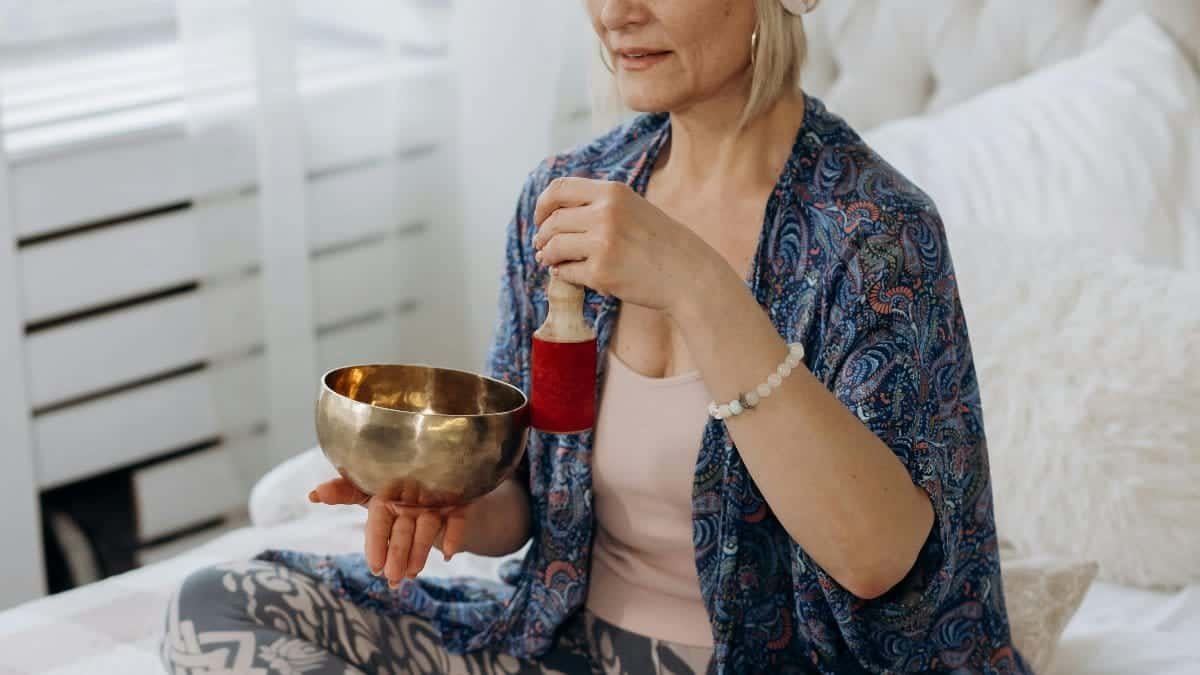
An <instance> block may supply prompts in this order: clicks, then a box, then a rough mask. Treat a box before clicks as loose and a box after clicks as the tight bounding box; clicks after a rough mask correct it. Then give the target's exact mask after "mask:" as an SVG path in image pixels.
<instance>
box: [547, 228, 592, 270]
mask: <svg viewBox="0 0 1200 675" xmlns="http://www.w3.org/2000/svg"><path fill="white" fill-rule="evenodd" d="M593 248H594V241H593V239H592V237H591V236H589V235H586V234H576V233H573V232H567V233H563V234H557V235H555V236H553V237H552V238H551V239H550V240H549V241H547V242H546V244H545V246H543V247H542V250H540V251H538V252H537V255H536V256H535V257H536V258H537V261H538V262H539V263H541V264H543V265H546V266H547V267H554V266H555V265H558V264H560V263H564V262H578V261H581V260H587V258H588V256H589V255H590V254H591V251H592V249H593Z"/></svg>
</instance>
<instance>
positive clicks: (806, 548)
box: [164, 0, 1028, 673]
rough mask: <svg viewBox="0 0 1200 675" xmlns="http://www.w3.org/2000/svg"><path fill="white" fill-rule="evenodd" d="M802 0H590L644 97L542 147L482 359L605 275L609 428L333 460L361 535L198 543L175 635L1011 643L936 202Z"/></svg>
mask: <svg viewBox="0 0 1200 675" xmlns="http://www.w3.org/2000/svg"><path fill="white" fill-rule="evenodd" d="M808 4H809V3H806V2H803V1H801V0H757V1H756V2H754V3H750V2H735V1H733V0H588V2H587V6H588V9H589V11H590V13H591V18H592V21H593V24H594V27H595V29H596V32H597V34H598V35H599V37H600V39H601V41H602V44H603V50H604V55H605V56H606V57H607V58H608V59H609V60H610V65H611V68H612V70H614V73H615V78H616V83H617V85H618V89H619V91H620V94H621V96H622V99H623V101H624V103H625V104H626V105H627V106H629V107H630V108H632V109H634V110H637V111H643V112H650V113H652V114H647V115H642V116H640V117H638V118H636V119H635V120H633V121H632V122H630V123H629V124H627V125H624V126H622V127H620V128H618V129H616V130H614V131H613V132H610V133H609V134H607V135H605V136H604V137H602V138H600V139H598V140H596V141H594V142H593V143H591V144H589V145H587V146H586V147H584V148H581V149H578V150H576V151H573V152H571V153H568V154H565V155H561V156H558V157H555V158H552V159H551V160H548V161H547V162H545V163H543V165H542V166H540V167H539V168H538V169H537V170H535V171H534V173H533V174H532V175H531V176H530V178H529V180H528V182H527V183H526V185H525V189H524V192H523V193H522V195H521V197H520V201H519V202H518V206H517V212H516V216H515V218H514V220H513V222H512V224H511V226H510V229H509V234H508V257H507V265H506V267H505V274H504V280H503V285H502V286H503V288H502V294H501V305H500V308H501V313H500V321H499V328H498V331H497V335H496V341H495V345H494V347H493V349H492V351H491V354H490V358H489V364H490V365H489V368H490V371H491V374H492V375H493V376H495V377H497V378H501V379H504V380H506V381H509V382H511V383H514V384H516V385H517V386H521V387H523V388H526V389H527V388H528V385H529V363H528V361H529V351H530V338H531V335H532V333H533V331H534V330H535V329H536V327H537V326H538V325H539V323H540V321H541V319H542V318H543V317H544V315H545V311H546V301H545V289H544V287H545V283H546V281H547V278H548V275H550V274H556V275H558V276H560V277H561V278H563V279H566V280H568V281H570V282H573V283H576V284H580V285H583V286H586V287H588V288H589V289H592V290H590V291H589V293H588V296H587V302H586V303H585V304H586V310H585V311H586V313H587V315H588V318H589V319H590V320H593V321H594V322H595V324H596V327H597V332H598V336H599V339H598V345H599V346H598V348H599V350H601V351H600V356H601V357H602V358H601V359H600V362H601V364H602V365H601V368H600V371H601V372H600V373H599V375H598V382H597V384H598V386H601V405H600V410H599V415H598V419H597V423H596V429H595V430H594V432H593V433H586V434H582V435H577V436H553V435H549V434H541V433H533V434H531V438H530V442H529V446H528V450H527V456H526V462H525V463H524V464H523V466H522V471H521V472H519V475H518V476H517V477H516V478H514V479H512V480H509V481H507V482H506V483H505V484H503V485H501V486H500V487H499V488H497V489H496V490H495V491H494V492H493V493H491V494H489V495H487V496H485V497H483V498H481V499H479V500H478V501H476V502H474V503H473V504H471V505H469V506H467V507H464V508H461V509H457V510H453V511H445V510H442V511H415V510H407V509H403V508H399V507H396V506H394V505H389V504H387V503H382V502H380V501H378V500H373V499H372V500H366V497H365V495H362V494H361V493H359V492H358V491H357V490H355V489H354V488H353V487H352V486H351V485H350V484H348V483H347V482H345V481H342V480H340V479H339V480H335V481H332V482H330V483H326V484H324V485H321V486H319V487H318V488H317V489H316V490H314V492H313V494H312V495H310V498H311V499H313V500H314V501H322V502H326V503H331V504H338V503H343V504H344V503H361V502H365V503H366V506H367V509H368V524H367V530H366V544H365V548H366V553H365V556H345V557H335V558H328V557H320V556H314V555H308V554H300V553H292V552H269V553H266V554H264V555H263V556H261V557H260V559H259V560H258V561H255V562H252V563H245V564H239V565H232V566H224V567H220V568H212V569H209V570H205V571H202V572H199V573H197V574H195V575H193V576H192V577H191V578H190V579H189V580H188V581H187V582H186V583H185V585H184V587H183V588H182V589H181V591H180V593H179V595H178V597H177V598H176V600H175V602H174V603H173V605H172V609H171V612H170V616H169V618H168V638H167V640H166V642H165V644H164V658H165V660H166V662H167V663H168V664H169V665H170V666H173V667H174V668H175V669H176V671H177V672H205V671H203V670H200V669H198V668H199V667H200V666H201V665H202V664H213V667H223V668H234V669H235V670H236V669H237V668H243V669H250V668H264V669H265V668H270V667H272V664H274V665H275V667H277V668H278V669H279V670H281V671H282V672H316V673H342V672H400V673H409V672H421V673H425V672H455V673H460V672H461V673H467V672H470V673H475V672H522V673H547V672H564V673H574V672H628V673H643V672H672V673H681V672H699V671H701V670H703V669H705V667H707V666H711V667H712V668H713V669H714V670H715V671H716V672H725V673H746V672H763V671H766V672H811V673H858V672H872V673H880V672H889V673H892V672H916V671H920V672H930V671H934V672H950V671H953V672H956V673H960V672H961V673H1023V672H1028V669H1027V667H1026V666H1025V664H1024V662H1023V660H1022V659H1021V657H1020V656H1019V655H1018V654H1017V652H1016V651H1015V650H1014V649H1013V648H1012V645H1011V640H1010V636H1009V629H1008V625H1007V617H1006V614H1005V608H1004V601H1003V593H1002V589H1001V583H1000V581H1001V580H1000V567H999V562H998V559H997V553H996V532H995V526H994V523H993V516H992V507H991V488H990V482H989V477H988V464H987V453H986V447H985V441H984V432H983V423H982V418H981V412H980V402H979V392H978V387H977V384H976V381H975V373H974V367H973V364H972V358H971V350H970V345H969V343H968V339H967V329H966V324H965V321H964V318H963V313H962V309H961V307H960V305H959V300H958V293H957V288H956V286H955V281H954V273H953V268H952V265H951V261H950V257H949V253H948V250H947V245H946V239H945V235H944V232H943V230H942V225H941V223H940V221H939V219H938V216H937V213H936V211H935V209H934V207H933V204H932V203H930V201H929V199H928V198H927V197H926V196H925V195H924V194H922V193H921V192H920V191H919V190H918V189H916V188H915V187H914V186H912V185H911V184H910V183H908V182H907V181H906V180H905V179H904V177H903V176H901V175H899V174H898V173H897V172H896V171H895V170H894V169H892V168H891V167H890V166H888V165H887V164H886V163H885V162H884V161H883V160H881V159H880V158H879V157H878V156H876V155H875V154H873V153H872V152H871V150H870V149H869V148H868V147H867V146H866V145H865V144H864V143H863V142H862V141H861V140H860V139H859V137H858V136H857V135H856V134H855V133H854V132H853V131H852V130H851V129H850V128H849V127H847V126H846V124H845V123H844V122H843V121H842V120H841V119H840V118H838V117H836V116H834V115H833V114H831V113H829V112H828V111H826V109H825V108H824V107H823V106H822V104H821V103H820V102H819V101H817V100H816V99H814V98H812V97H807V96H805V95H804V94H803V93H802V92H801V91H800V90H799V89H798V88H796V86H795V84H794V83H795V82H797V81H798V72H799V67H800V64H801V61H802V59H803V50H804V38H803V29H802V25H801V19H800V15H801V14H803V13H804V12H805V11H806V10H807V9H810V7H808ZM764 214H765V215H764ZM618 310H619V311H618ZM618 318H619V320H618ZM801 363H802V364H803V367H800V366H801ZM710 398H715V399H716V400H717V401H723V402H726V403H721V404H718V403H716V402H713V403H712V404H711V405H710V404H709V399H710ZM706 418H708V419H707V421H706V422H705V421H704V420H705V419H706ZM697 446H700V450H699V456H698V457H697V454H696V448H697ZM530 539H532V545H531V546H530V549H529V552H528V554H527V555H526V556H525V559H524V561H523V562H522V563H521V564H520V566H519V568H517V569H511V570H508V572H509V573H508V574H507V580H508V581H509V582H510V583H511V585H506V586H498V585H494V584H488V583H485V582H483V581H478V580H474V581H473V580H451V581H447V580H432V579H421V580H418V581H414V580H412V577H414V576H415V575H416V573H417V572H418V571H420V568H421V566H422V565H423V562H424V560H425V558H426V556H427V554H428V552H429V551H430V548H431V546H435V545H436V546H437V547H439V548H440V550H441V551H442V552H443V553H444V554H445V555H446V556H447V557H449V556H451V555H453V554H454V553H456V552H459V551H471V552H475V553H481V554H487V555H504V554H509V553H512V552H514V551H516V550H518V549H520V547H521V546H523V545H524V544H525V543H526V542H527V541H529V540H530ZM369 570H374V572H373V573H372V572H370V571H369ZM389 586H390V588H389ZM464 654H465V655H464ZM289 664H290V665H289ZM288 667H290V668H291V670H290V671H289V670H287V668H288ZM246 672H249V671H248V670H247V671H246ZM256 672H260V671H256Z"/></svg>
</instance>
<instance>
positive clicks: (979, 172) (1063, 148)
mask: <svg viewBox="0 0 1200 675" xmlns="http://www.w3.org/2000/svg"><path fill="white" fill-rule="evenodd" d="M865 137H866V139H867V141H868V143H870V145H871V146H872V147H874V148H875V150H877V151H878V152H879V154H881V155H882V156H883V157H884V158H885V159H886V160H888V162H890V163H892V164H893V165H894V166H896V167H897V168H898V169H900V171H901V172H903V173H904V174H905V175H907V176H908V177H909V178H910V179H912V180H913V182H915V183H916V184H917V185H919V186H920V187H921V188H923V189H924V190H925V191H926V192H928V193H929V195H930V196H931V197H933V199H934V201H935V202H936V203H937V205H938V209H939V211H940V212H941V214H942V217H943V220H944V221H945V222H946V224H947V227H948V228H950V229H954V228H962V227H979V228H983V229H989V230H998V229H1004V230H1010V229H1015V230H1019V231H1024V232H1028V233H1031V234H1037V233H1043V234H1044V233H1059V234H1067V235H1071V236H1073V237H1076V238H1078V239H1079V240H1080V241H1086V242H1089V243H1091V244H1093V245H1097V246H1103V247H1105V248H1106V249H1108V250H1112V251H1122V252H1125V253H1127V254H1129V255H1132V256H1135V257H1136V258H1138V259H1140V260H1146V261H1151V262H1157V263H1160V264H1169V265H1172V266H1185V267H1190V268H1193V269H1200V190H1198V189H1197V186H1200V79H1198V78H1197V74H1196V72H1195V70H1194V69H1193V68H1192V66H1191V63H1190V62H1189V60H1188V58H1187V56H1186V55H1185V53H1184V52H1183V51H1182V50H1180V49H1179V47H1178V45H1177V44H1176V43H1175V42H1174V41H1173V40H1172V38H1171V37H1170V36H1169V35H1168V34H1167V33H1166V32H1164V31H1163V30H1162V29H1161V28H1160V27H1159V26H1158V25H1157V24H1156V23H1155V22H1154V21H1153V20H1152V19H1150V18H1148V17H1147V16H1145V15H1137V16H1136V17H1135V18H1134V19H1132V20H1131V21H1130V22H1129V23H1128V24H1126V25H1125V26H1124V27H1122V28H1121V29H1120V30H1118V31H1115V32H1114V33H1112V34H1110V35H1109V37H1108V38H1107V39H1106V40H1105V41H1104V42H1102V43H1100V44H1099V45H1097V46H1096V47H1095V48H1093V49H1092V50H1090V51H1088V52H1085V53H1083V54H1081V55H1080V56H1078V57H1076V58H1074V59H1070V60H1067V61H1064V62H1061V63H1059V64H1057V65H1055V66H1053V67H1050V68H1047V69H1045V70H1042V71H1038V72H1036V73H1033V74H1031V75H1029V76H1027V77H1025V78H1022V79H1020V80H1017V81H1015V82H1012V83H1010V84H1007V85H1003V86H1000V87H996V88H994V89H991V90H989V91H987V92H985V93H983V94H981V95H979V96H977V97H975V98H973V99H970V100H968V101H966V102H964V103H962V104H959V105H957V106H954V107H951V108H949V109H947V110H945V111H943V112H941V113H939V114H932V115H926V116H922V117H917V118H910V119H905V120H899V121H896V122H892V123H889V124H885V125H883V126H881V127H878V128H877V129H875V130H873V131H872V132H870V133H868V134H866V135H865Z"/></svg>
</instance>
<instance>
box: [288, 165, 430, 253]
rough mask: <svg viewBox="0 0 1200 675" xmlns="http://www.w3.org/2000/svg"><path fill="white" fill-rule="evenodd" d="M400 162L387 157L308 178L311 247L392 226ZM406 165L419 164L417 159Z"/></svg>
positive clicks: (395, 212) (356, 236) (358, 236)
mask: <svg viewBox="0 0 1200 675" xmlns="http://www.w3.org/2000/svg"><path fill="white" fill-rule="evenodd" d="M399 164H400V163H399V162H397V161H396V160H394V159H391V158H388V159H385V160H382V161H379V162H376V163H372V164H368V165H365V166H362V167H361V168H356V169H353V170H348V171H339V172H336V173H331V174H326V175H323V176H319V177H317V178H315V179H313V180H310V181H309V187H308V224H309V228H310V230H311V232H312V238H311V243H312V246H313V248H314V249H321V248H325V247H328V246H334V245H337V244H338V243H339V242H344V241H348V240H354V239H360V238H362V237H367V236H371V235H374V234H380V233H384V232H387V231H389V230H391V229H393V228H395V227H396V221H397V218H398V214H397V210H396V189H395V183H396V174H397V171H398V166H399ZM406 164H412V165H414V166H415V167H420V166H421V163H420V162H408V163H406ZM411 170H419V169H411Z"/></svg>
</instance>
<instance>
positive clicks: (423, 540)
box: [405, 511, 445, 577]
mask: <svg viewBox="0 0 1200 675" xmlns="http://www.w3.org/2000/svg"><path fill="white" fill-rule="evenodd" d="M444 522H445V521H444V520H443V516H442V514H441V513H440V512H438V511H422V512H421V513H420V515H418V516H417V526H416V530H415V531H414V532H413V541H412V550H411V551H410V552H409V554H408V564H407V567H406V570H405V575H406V576H410V577H415V576H417V574H418V573H420V571H421V570H422V569H424V568H425V561H426V560H427V559H428V558H429V550H430V549H432V548H433V541H434V539H436V538H437V536H438V533H439V532H441V531H442V525H443V523H444Z"/></svg>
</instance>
